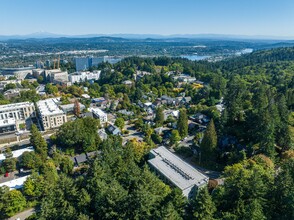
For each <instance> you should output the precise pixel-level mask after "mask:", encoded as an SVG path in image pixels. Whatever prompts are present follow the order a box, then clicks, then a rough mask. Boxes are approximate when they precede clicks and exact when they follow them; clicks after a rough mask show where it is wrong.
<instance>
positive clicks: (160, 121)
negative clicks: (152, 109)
mask: <svg viewBox="0 0 294 220" xmlns="http://www.w3.org/2000/svg"><path fill="white" fill-rule="evenodd" d="M154 122H155V123H156V127H160V126H162V125H163V122H164V115H163V108H161V107H160V108H157V109H156V116H155V119H154Z"/></svg>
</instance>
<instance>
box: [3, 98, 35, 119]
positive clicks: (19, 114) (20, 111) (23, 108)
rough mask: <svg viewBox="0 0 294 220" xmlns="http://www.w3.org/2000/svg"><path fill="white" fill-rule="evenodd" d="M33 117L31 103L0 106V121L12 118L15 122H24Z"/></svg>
mask: <svg viewBox="0 0 294 220" xmlns="http://www.w3.org/2000/svg"><path fill="white" fill-rule="evenodd" d="M30 117H35V106H34V103H32V102H19V103H14V104H8V105H0V119H2V120H3V119H9V118H14V119H15V120H17V121H24V120H26V119H28V118H30Z"/></svg>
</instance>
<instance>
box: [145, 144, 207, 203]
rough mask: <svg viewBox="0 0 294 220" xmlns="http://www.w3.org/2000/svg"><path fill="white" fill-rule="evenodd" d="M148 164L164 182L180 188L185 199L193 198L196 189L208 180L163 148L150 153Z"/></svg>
mask: <svg viewBox="0 0 294 220" xmlns="http://www.w3.org/2000/svg"><path fill="white" fill-rule="evenodd" d="M148 163H149V165H150V166H151V168H152V169H154V171H155V172H156V173H157V174H159V176H161V177H162V179H163V180H164V181H166V182H167V183H168V184H170V185H172V186H175V187H178V188H180V189H181V190H182V192H183V195H184V196H186V197H187V198H191V197H193V195H195V192H196V191H197V189H198V188H200V187H202V186H205V185H207V183H208V180H209V178H208V177H207V176H205V175H203V174H202V173H200V172H199V171H198V170H196V169H195V168H193V167H192V166H191V165H189V164H188V163H186V162H185V161H183V160H182V159H181V158H179V157H178V156H176V155H175V154H173V153H172V152H170V151H169V150H168V149H166V148H165V147H164V146H161V147H158V148H156V149H153V150H151V151H150V159H149V160H148Z"/></svg>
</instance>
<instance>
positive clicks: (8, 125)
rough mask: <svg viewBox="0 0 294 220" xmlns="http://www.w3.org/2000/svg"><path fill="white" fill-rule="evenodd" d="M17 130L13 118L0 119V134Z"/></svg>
mask: <svg viewBox="0 0 294 220" xmlns="http://www.w3.org/2000/svg"><path fill="white" fill-rule="evenodd" d="M16 130H17V126H16V121H15V119H14V118H9V119H3V120H0V134H7V133H13V132H15V131H16Z"/></svg>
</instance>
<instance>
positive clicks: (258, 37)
mask: <svg viewBox="0 0 294 220" xmlns="http://www.w3.org/2000/svg"><path fill="white" fill-rule="evenodd" d="M61 37H65V38H93V37H115V38H125V39H177V38H181V39H212V40H294V37H279V36H262V35H255V36H250V35H226V34H173V35H159V34H85V35H65V34H53V33H49V32H36V33H32V34H27V35H0V40H9V39H29V38H36V39H43V38H61Z"/></svg>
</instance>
